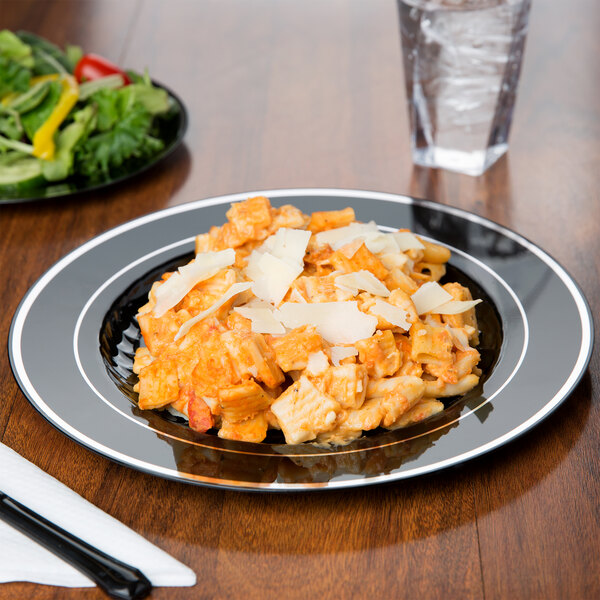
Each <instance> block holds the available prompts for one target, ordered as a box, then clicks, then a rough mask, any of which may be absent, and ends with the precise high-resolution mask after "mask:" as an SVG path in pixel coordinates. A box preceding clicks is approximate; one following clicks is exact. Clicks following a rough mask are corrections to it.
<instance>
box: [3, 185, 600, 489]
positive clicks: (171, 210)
mask: <svg viewBox="0 0 600 600" xmlns="http://www.w3.org/2000/svg"><path fill="white" fill-rule="evenodd" d="M256 195H263V196H267V197H268V198H270V199H278V198H285V197H291V196H306V197H308V196H329V197H344V198H353V199H376V200H382V201H387V202H396V203H398V202H400V203H402V204H407V205H417V206H424V207H427V208H429V209H431V210H433V211H434V212H437V211H441V212H444V213H447V214H450V215H454V216H458V217H460V218H462V219H465V220H467V221H470V222H474V223H478V224H480V225H483V226H485V227H487V228H489V229H492V230H494V231H496V232H498V233H500V234H502V235H504V236H506V237H508V238H510V239H512V240H514V241H517V242H518V243H519V244H521V245H522V246H524V247H525V248H526V249H527V250H528V251H529V252H531V253H532V254H534V255H535V256H536V257H537V258H538V259H539V260H541V261H542V262H544V263H545V264H546V266H548V267H549V268H550V269H551V270H552V271H553V272H554V273H555V274H556V275H557V276H558V277H559V279H560V280H561V282H562V283H563V285H564V286H565V287H566V288H567V290H568V291H569V294H570V296H571V298H572V299H573V301H574V303H575V306H576V308H577V313H578V315H579V318H580V321H581V334H582V339H581V345H580V347H579V349H578V350H579V353H578V356H577V360H576V362H575V365H574V366H573V369H572V371H571V373H570V374H569V376H568V377H567V379H566V380H565V381H564V382H563V383H562V385H561V387H560V388H559V390H557V392H556V393H555V394H554V396H553V397H552V398H550V399H548V400H547V401H546V402H545V403H544V404H543V406H542V407H541V408H540V409H539V410H538V411H536V412H535V413H534V414H533V415H532V416H531V417H530V418H529V419H527V420H526V421H524V422H522V423H521V424H519V425H518V426H517V427H515V428H513V429H511V430H510V431H508V432H506V433H505V434H503V435H501V436H499V437H496V438H494V439H493V440H491V441H489V442H487V443H485V444H483V445H481V446H478V447H476V448H473V449H471V450H469V451H468V452H463V453H462V454H459V455H455V456H452V457H449V458H447V459H444V460H441V461H437V462H435V463H430V464H427V465H424V466H422V467H417V468H414V469H411V470H408V471H400V472H395V473H388V474H379V475H374V476H371V477H368V478H364V479H356V480H339V481H326V482H316V483H280V482H271V483H262V482H248V481H233V480H224V479H218V480H217V481H215V480H214V479H211V478H208V477H204V476H201V475H193V474H189V473H185V474H182V473H181V472H179V471H176V470H171V469H168V468H166V467H161V466H160V465H155V464H152V463H147V462H144V461H141V460H138V459H136V458H134V457H130V456H127V455H123V454H122V453H120V452H118V451H115V450H114V449H112V448H109V447H107V446H105V445H103V444H99V443H98V442H96V441H95V440H92V439H91V438H89V437H88V436H86V435H85V434H82V433H81V432H79V431H78V430H76V429H74V428H72V427H71V426H70V425H69V424H68V423H67V422H65V421H64V420H63V419H62V418H61V417H60V416H58V415H57V414H56V413H54V411H53V410H52V409H50V407H49V406H48V405H47V404H45V402H44V401H43V399H42V398H41V397H39V396H38V394H37V391H36V390H35V389H33V386H32V385H31V382H29V383H30V387H31V388H32V389H33V394H34V395H35V396H38V398H37V399H34V398H32V396H31V390H29V389H28V388H27V385H26V383H25V382H24V381H23V379H22V377H21V374H20V371H19V369H22V371H23V373H25V368H24V364H23V361H22V356H21V355H20V345H18V346H17V345H16V342H17V340H20V335H21V333H22V327H23V324H24V322H25V320H26V316H27V311H28V308H29V307H30V306H31V304H33V302H34V301H35V299H36V297H37V295H38V294H39V293H40V292H41V291H42V290H43V289H44V288H45V283H46V282H47V281H51V280H52V279H53V277H54V276H55V275H56V274H57V273H59V272H60V271H62V270H63V269H64V268H65V267H66V266H68V265H69V264H71V263H72V262H73V261H75V260H76V259H77V258H78V257H79V256H81V255H82V254H84V253H86V252H88V251H90V250H92V249H93V248H94V247H95V246H97V245H99V244H102V243H103V242H105V241H106V240H109V239H111V238H112V237H115V236H118V235H121V234H122V233H125V232H127V231H129V230H131V229H134V228H137V227H140V226H142V225H144V224H146V223H150V222H152V221H157V220H161V219H164V218H166V217H168V216H170V215H173V214H178V213H183V212H189V211H193V210H197V209H201V208H202V207H205V206H213V205H218V204H225V203H227V202H235V201H239V200H243V199H246V198H248V197H252V196H256ZM24 311H25V312H24ZM593 345H594V322H593V317H592V313H591V309H590V306H589V303H588V301H587V299H586V298H585V295H584V294H583V291H582V290H581V288H580V286H579V284H578V283H577V282H576V281H575V279H574V278H573V277H572V276H571V275H570V274H569V273H568V271H567V270H566V269H565V268H564V267H563V266H562V265H561V264H560V263H559V262H558V261H557V260H556V259H554V258H553V257H552V256H551V255H550V254H549V253H548V252H546V251H545V250H543V249H542V248H540V247H539V246H537V245H536V244H534V243H533V242H531V241H530V240H528V239H527V238H525V237H524V236H522V235H521V234H518V233H516V232H515V231H513V230H511V229H509V228H507V227H505V226H503V225H500V224H498V223H496V222H494V221H492V220H490V219H488V218H486V217H482V216H480V215H477V214H475V213H472V212H469V211H466V210H464V209H461V208H457V207H453V206H449V205H444V204H440V203H437V202H434V201H431V200H425V199H420V198H415V197H412V196H408V195H404V194H393V193H388V192H374V191H369V190H357V189H343V188H281V189H271V190H255V191H247V192H238V193H234V194H226V195H220V196H212V197H209V198H205V199H200V200H195V201H192V202H187V203H183V204H179V205H176V206H172V207H167V208H165V209H162V210H159V211H155V212H152V213H149V214H146V215H143V216H141V217H137V218H136V219H132V220H130V221H127V222H125V223H122V224H120V225H117V226H116V227H113V228H111V229H109V230H107V231H105V232H103V233H101V234H99V235H97V236H95V237H93V238H91V239H90V240H88V241H87V242H84V243H83V244H81V245H80V246H79V247H77V248H75V249H74V250H72V251H71V252H69V253H68V254H66V255H65V256H63V257H62V258H61V259H59V260H58V261H56V262H55V263H54V264H53V265H52V266H51V267H50V268H49V269H47V270H46V271H45V272H44V273H43V274H42V275H41V276H40V277H39V278H38V280H37V281H36V282H35V283H34V284H33V285H32V286H31V287H30V289H29V290H28V291H27V293H26V294H25V296H24V297H23V299H22V300H21V302H20V303H19V305H18V307H17V309H16V311H15V313H14V316H13V319H12V322H11V326H10V331H9V338H8V346H9V359H10V364H11V368H12V370H13V374H14V376H15V378H16V380H17V382H18V384H19V387H20V388H21V390H22V392H23V393H24V395H25V396H26V398H27V399H28V401H29V402H30V403H31V404H32V405H33V407H34V408H35V409H36V410H37V411H38V412H39V413H40V414H41V415H42V416H43V417H44V418H45V419H46V420H47V421H48V422H49V423H50V424H51V425H53V426H54V427H56V428H57V429H59V430H60V431H61V432H62V433H64V434H65V435H67V436H68V437H69V438H71V439H72V440H74V441H75V442H77V443H79V444H80V445H82V446H84V447H86V448H87V449H89V450H92V451H94V452H96V453H98V454H100V455H102V456H104V457H106V458H110V459H111V460H115V461H116V462H118V463H120V464H123V465H125V466H128V467H130V468H131V467H133V468H136V469H138V470H141V471H143V472H146V473H150V474H154V475H158V476H161V477H164V478H167V479H171V480H175V481H179V482H186V483H198V484H202V485H207V486H210V487H216V488H220V489H223V488H229V489H236V490H241V489H242V490H247V491H270V492H281V491H285V492H289V491H312V490H326V489H340V488H354V487H363V486H365V485H375V484H379V483H384V482H392V481H398V480H402V479H407V478H412V477H417V476H421V475H424V474H426V473H431V472H435V471H438V470H441V469H444V468H447V467H449V466H453V465H458V464H462V463H464V462H466V461H468V460H470V459H472V458H476V457H477V456H481V455H482V454H486V453H488V452H491V451H492V450H494V449H496V448H498V447H501V446H503V445H505V444H507V443H508V442H510V441H512V440H514V439H516V438H518V437H520V436H521V435H523V434H524V433H526V432H527V431H529V430H530V429H531V428H533V427H534V426H536V425H537V424H539V423H541V421H543V420H544V419H545V418H546V417H548V416H549V415H550V414H551V413H552V412H553V411H554V410H555V409H556V408H557V407H558V406H559V405H560V404H561V403H562V402H563V401H564V400H565V399H566V398H567V397H568V396H569V395H570V393H571V392H572V391H573V389H574V388H575V387H576V386H577V384H578V383H579V381H580V380H581V378H582V377H583V375H584V373H585V371H586V368H587V366H588V364H589V361H590V358H591V354H592V350H593ZM40 401H41V405H42V406H44V405H45V407H46V409H47V410H46V411H43V410H42V409H41V406H40ZM48 412H49V413H50V414H52V415H53V417H54V418H53V419H51V418H50V417H49V415H48Z"/></svg>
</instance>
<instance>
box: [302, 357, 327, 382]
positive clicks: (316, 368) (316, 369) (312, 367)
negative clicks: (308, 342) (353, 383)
mask: <svg viewBox="0 0 600 600" xmlns="http://www.w3.org/2000/svg"><path fill="white" fill-rule="evenodd" d="M328 367H329V359H328V358H327V355H326V354H325V352H323V350H319V352H313V353H312V354H309V355H308V362H307V363H306V374H307V375H311V376H313V377H316V376H317V375H321V373H324V372H325V371H326V370H327V368H328Z"/></svg>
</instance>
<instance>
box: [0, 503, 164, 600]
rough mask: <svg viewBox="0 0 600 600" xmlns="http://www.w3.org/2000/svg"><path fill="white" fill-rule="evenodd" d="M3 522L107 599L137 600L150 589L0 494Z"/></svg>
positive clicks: (136, 574)
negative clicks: (85, 578) (89, 581)
mask: <svg viewBox="0 0 600 600" xmlns="http://www.w3.org/2000/svg"><path fill="white" fill-rule="evenodd" d="M0 519H3V520H4V521H6V522H7V523H9V524H10V525H12V526H13V527H15V528H16V529H18V530H19V531H21V532H22V533H24V534H25V535H27V536H29V537H30V538H32V539H33V540H35V541H36V542H38V543H39V544H41V545H42V546H44V547H45V548H47V549H48V550H50V552H53V553H54V554H56V555H57V556H59V557H60V558H62V559H63V560H65V561H66V562H68V563H69V564H71V565H73V567H75V568H76V569H77V570H78V571H81V572H82V573H84V574H85V575H87V576H88V577H89V578H90V579H92V580H93V581H94V582H95V583H96V584H97V585H98V587H100V588H101V589H102V590H104V591H105V592H106V593H107V594H108V595H109V596H110V597H111V598H121V599H123V600H130V599H131V600H137V599H139V598H145V597H146V596H147V595H148V594H149V593H150V592H151V590H152V584H151V583H150V581H148V579H147V577H146V576H145V575H144V574H143V573H142V572H141V571H140V570H139V569H136V568H135V567H132V566H130V565H127V564H125V563H123V562H121V561H120V560H117V559H116V558H113V557H111V556H109V555H108V554H105V553H104V552H102V551H101V550H98V549H97V548H94V547H93V546H90V544H88V543H87V542H84V541H83V540H81V539H79V538H78V537H76V536H74V535H72V534H71V533H69V532H68V531H65V530H64V529H62V528H61V527H58V525H55V524H54V523H51V522H50V521H48V520H47V519H45V518H44V517H42V516H41V515H38V514H37V513H35V512H34V511H32V510H31V509H29V508H27V507H26V506H23V504H21V503H20V502H17V501H16V500H14V499H13V498H11V497H10V496H8V495H6V494H4V493H3V492H0Z"/></svg>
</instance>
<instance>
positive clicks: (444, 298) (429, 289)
mask: <svg viewBox="0 0 600 600" xmlns="http://www.w3.org/2000/svg"><path fill="white" fill-rule="evenodd" d="M411 300H412V301H413V303H414V305H415V308H416V309H417V313H418V314H420V315H422V314H425V313H426V312H430V311H432V310H433V309H434V308H437V307H438V306H440V305H442V304H445V303H446V302H450V300H453V298H452V296H451V295H450V294H449V293H448V292H447V291H446V290H445V289H444V288H443V287H442V286H441V285H440V284H439V283H436V282H435V281H428V282H427V283H424V284H423V285H422V286H421V287H420V288H419V289H418V290H417V291H416V292H415V293H414V294H413V295H412V296H411Z"/></svg>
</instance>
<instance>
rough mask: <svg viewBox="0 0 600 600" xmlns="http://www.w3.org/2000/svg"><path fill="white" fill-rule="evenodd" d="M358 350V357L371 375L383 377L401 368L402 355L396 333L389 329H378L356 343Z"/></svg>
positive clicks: (378, 377)
mask: <svg viewBox="0 0 600 600" xmlns="http://www.w3.org/2000/svg"><path fill="white" fill-rule="evenodd" d="M354 346H355V347H356V349H357V350H358V359H359V360H360V362H361V363H363V364H364V365H365V367H366V368H367V373H368V374H369V377H374V378H375V379H381V378H382V377H386V376H388V375H393V374H394V373H395V372H396V371H397V370H398V369H399V368H400V361H401V355H400V351H399V350H398V347H397V346H396V340H395V339H394V334H393V333H392V332H391V331H389V330H386V331H377V332H376V333H375V335H372V336H371V337H370V338H366V339H364V340H359V341H358V342H356V343H355V344H354Z"/></svg>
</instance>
